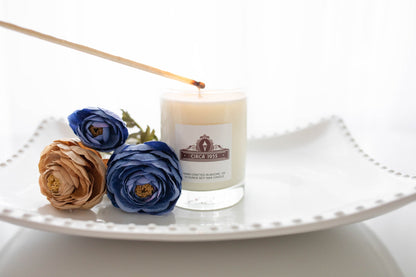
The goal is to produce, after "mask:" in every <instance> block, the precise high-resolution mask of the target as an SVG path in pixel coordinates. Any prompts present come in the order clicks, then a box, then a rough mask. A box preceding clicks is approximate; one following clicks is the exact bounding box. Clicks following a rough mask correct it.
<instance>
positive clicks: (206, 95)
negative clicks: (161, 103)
mask: <svg viewBox="0 0 416 277" xmlns="http://www.w3.org/2000/svg"><path fill="white" fill-rule="evenodd" d="M161 99H162V100H171V101H175V102H196V103H212V102H234V101H241V100H245V99H247V95H246V93H245V92H244V90H243V89H215V90H201V91H200V92H199V91H195V90H181V89H169V90H165V91H164V93H163V94H162V96H161Z"/></svg>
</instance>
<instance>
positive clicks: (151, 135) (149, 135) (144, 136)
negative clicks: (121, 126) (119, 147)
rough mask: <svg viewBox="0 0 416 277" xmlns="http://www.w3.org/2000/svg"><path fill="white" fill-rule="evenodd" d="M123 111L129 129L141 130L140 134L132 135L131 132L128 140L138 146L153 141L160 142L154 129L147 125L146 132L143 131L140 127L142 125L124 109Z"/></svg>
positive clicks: (123, 117) (123, 118)
mask: <svg viewBox="0 0 416 277" xmlns="http://www.w3.org/2000/svg"><path fill="white" fill-rule="evenodd" d="M121 111H122V113H123V114H122V120H123V121H124V122H125V123H126V126H127V128H134V127H137V128H139V131H138V132H134V133H130V131H129V136H128V140H130V141H134V142H135V143H136V144H140V143H144V142H146V141H151V140H159V139H158V138H157V136H156V134H155V133H156V131H155V130H154V129H150V127H149V125H147V127H146V131H143V129H142V127H140V125H139V124H138V123H137V122H136V121H135V120H134V119H133V118H132V117H131V116H130V114H129V113H128V112H127V111H125V110H123V109H121Z"/></svg>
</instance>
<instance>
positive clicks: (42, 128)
mask: <svg viewBox="0 0 416 277" xmlns="http://www.w3.org/2000/svg"><path fill="white" fill-rule="evenodd" d="M73 136H74V135H73V133H72V131H71V130H70V129H69V127H68V126H67V123H66V122H65V121H64V120H56V119H53V118H51V119H47V120H44V121H42V123H41V124H40V125H39V126H38V128H37V130H36V132H35V133H34V134H33V136H32V137H31V138H30V139H29V141H28V143H27V144H25V145H24V146H23V147H22V148H21V149H19V150H18V151H17V153H16V154H15V155H13V156H12V157H11V158H10V159H8V160H7V161H6V162H4V163H0V219H2V220H4V221H7V222H11V223H14V224H18V225H22V226H26V227H30V228H36V229H41V230H46V231H52V232H60V233H66V234H73V235H82V236H90V237H102V238H114V239H132V240H154V241H206V240H229V239H243V238H256V237H267V236H278V235H284V234H294V233H302V232H309V231H313V230H320V229H326V228H331V227H335V226H339V225H343V224H349V223H353V222H358V221H362V220H365V219H368V218H372V217H375V216H378V215H381V214H383V213H386V212H388V211H392V210H394V209H397V208H399V207H401V206H403V205H405V204H407V203H409V202H411V201H413V200H415V199H416V176H409V175H406V174H404V173H401V172H398V171H395V170H392V169H389V168H387V167H386V166H383V165H381V164H380V163H378V162H377V161H375V160H374V159H372V158H371V157H369V156H368V155H367V154H366V153H365V152H364V151H363V150H362V149H361V148H360V147H359V146H358V144H357V143H356V141H355V140H354V139H353V138H352V137H351V135H350V133H349V131H348V130H347V128H346V127H345V125H344V123H343V121H342V120H341V119H340V118H337V117H331V118H328V119H323V120H321V121H319V122H317V123H314V124H310V125H308V126H307V127H304V128H298V129H296V130H295V131H291V132H287V133H285V134H282V135H273V136H265V137H261V138H251V139H249V143H248V153H247V159H248V161H247V178H246V194H245V197H244V199H243V200H242V201H241V202H240V203H238V204H237V205H235V206H233V207H231V208H227V209H223V210H217V211H204V212H198V211H190V210H184V209H180V208H175V209H174V211H173V212H172V213H170V214H168V215H165V216H150V215H141V214H128V213H124V212H122V211H120V210H118V209H116V208H114V207H113V206H112V205H111V203H110V201H109V200H108V199H107V198H106V197H105V198H104V200H103V201H102V202H101V203H100V204H99V205H97V206H95V207H94V208H93V209H92V210H90V211H84V210H74V211H59V210H56V209H54V208H53V207H51V206H50V205H49V202H48V201H47V200H46V198H45V197H44V196H43V195H41V193H40V191H39V186H38V182H37V179H38V176H39V174H38V171H37V164H38V160H39V154H40V152H41V150H42V149H43V148H44V147H45V146H46V145H47V144H49V143H51V142H52V141H53V140H54V139H59V138H65V137H73ZM409 220H410V219H409Z"/></svg>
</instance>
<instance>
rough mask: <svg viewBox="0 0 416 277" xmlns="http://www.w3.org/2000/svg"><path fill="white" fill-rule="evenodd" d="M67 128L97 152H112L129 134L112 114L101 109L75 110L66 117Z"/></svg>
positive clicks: (124, 125) (124, 126) (118, 118)
mask: <svg viewBox="0 0 416 277" xmlns="http://www.w3.org/2000/svg"><path fill="white" fill-rule="evenodd" d="M68 121H69V126H71V128H72V130H73V131H74V133H75V134H76V135H77V136H78V137H79V138H80V140H81V141H82V143H83V144H84V145H85V146H87V147H90V148H92V149H95V150H98V151H103V152H107V151H112V150H114V149H116V148H117V147H119V146H121V145H123V144H124V143H125V142H126V140H127V137H128V135H129V132H128V130H127V127H126V124H125V123H124V122H123V121H122V120H121V118H120V117H119V116H117V115H116V114H114V113H113V112H110V111H107V110H104V109H101V108H87V109H82V110H77V111H75V112H73V113H72V114H71V115H69V116H68Z"/></svg>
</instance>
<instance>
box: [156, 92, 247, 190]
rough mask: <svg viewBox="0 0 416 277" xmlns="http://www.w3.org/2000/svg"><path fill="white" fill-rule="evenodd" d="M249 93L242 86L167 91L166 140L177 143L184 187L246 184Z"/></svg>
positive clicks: (164, 100)
mask: <svg viewBox="0 0 416 277" xmlns="http://www.w3.org/2000/svg"><path fill="white" fill-rule="evenodd" d="M246 109H247V104H246V96H245V94H244V93H242V92H238V91H233V92H209V91H208V92H205V91H204V92H201V93H197V92H196V93H175V92H172V93H166V94H165V95H163V97H162V102H161V111H162V113H161V114H162V116H161V121H162V122H161V126H162V130H161V131H162V136H161V140H162V141H164V142H166V143H167V144H169V145H170V146H171V147H173V148H174V150H175V152H176V154H177V155H178V158H179V160H180V163H181V167H182V171H183V181H182V187H183V189H185V190H190V191H209V190H218V189H224V188H228V187H231V186H234V185H239V184H243V182H244V176H245V160H246V136H247V131H246V121H247V114H246Z"/></svg>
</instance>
